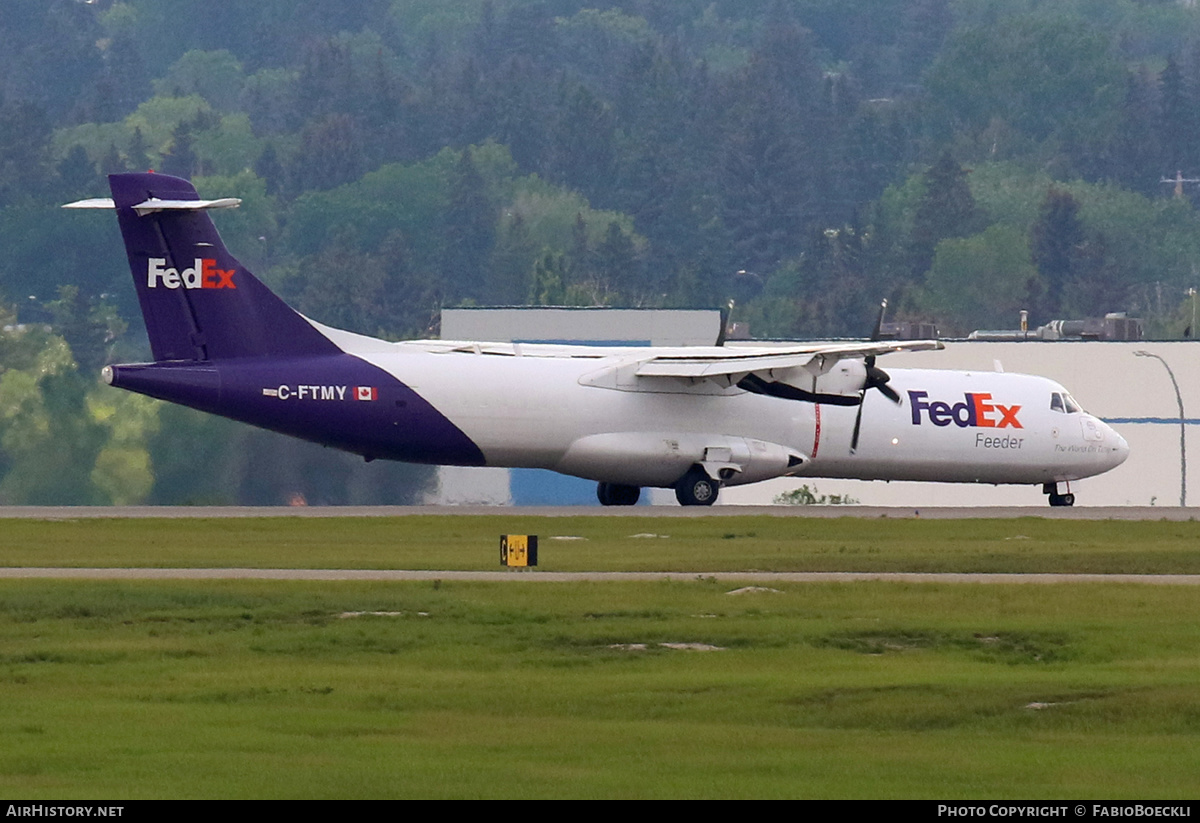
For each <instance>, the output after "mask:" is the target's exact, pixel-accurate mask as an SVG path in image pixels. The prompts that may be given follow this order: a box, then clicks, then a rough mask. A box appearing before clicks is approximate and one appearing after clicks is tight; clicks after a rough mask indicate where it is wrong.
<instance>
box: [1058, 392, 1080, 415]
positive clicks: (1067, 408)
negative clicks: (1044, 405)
mask: <svg viewBox="0 0 1200 823" xmlns="http://www.w3.org/2000/svg"><path fill="white" fill-rule="evenodd" d="M1050 411H1056V412H1061V413H1062V414H1074V413H1075V412H1081V411H1083V409H1081V408H1080V407H1079V404H1078V403H1076V402H1075V398H1074V397H1072V396H1071V395H1069V394H1067V393H1066V392H1051V393H1050Z"/></svg>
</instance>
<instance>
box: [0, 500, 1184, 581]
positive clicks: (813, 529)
mask: <svg viewBox="0 0 1200 823" xmlns="http://www.w3.org/2000/svg"><path fill="white" fill-rule="evenodd" d="M503 533H515V534H526V533H532V534H538V535H539V536H540V538H541V544H540V561H539V568H541V569H543V570H546V571H677V572H689V571H695V572H715V571H745V570H748V569H757V570H763V571H882V572H893V571H909V572H945V571H953V572H1079V573H1083V572H1091V573H1109V574H1112V573H1124V574H1139V573H1140V574H1149V573H1157V574H1184V573H1190V574H1198V573H1200V522H1195V521H1185V522H1169V521H1153V522H1137V521H1115V520H1100V521H1095V520H1089V521H1078V520H1072V521H1062V520H1057V521H1056V520H1046V519H1041V518H1032V517H1031V518H1026V519H1016V520H916V519H904V520H896V519H879V520H864V519H859V518H849V517H847V518H839V519H835V520H825V519H807V518H776V517H721V518H703V517H701V518H688V519H679V518H671V519H657V518H653V517H644V518H638V517H621V518H606V517H542V518H537V517H522V516H520V515H511V514H510V515H495V516H491V515H485V516H467V517H455V516H446V515H442V516H415V517H399V518H380V517H367V518H312V519H309V518H305V519H303V520H297V519H295V518H255V519H243V518H235V519H195V520H182V521H181V520H166V519H164V520H156V519H146V520H134V519H130V520H77V521H36V520H0V566H76V567H91V566H103V567H126V566H132V567H145V566H158V567H168V568H171V567H175V568H178V567H209V568H211V567H216V568H226V567H249V568H275V567H279V568H304V569H312V568H348V569H456V570H475V569H497V568H499V536H500V535H501V534H503Z"/></svg>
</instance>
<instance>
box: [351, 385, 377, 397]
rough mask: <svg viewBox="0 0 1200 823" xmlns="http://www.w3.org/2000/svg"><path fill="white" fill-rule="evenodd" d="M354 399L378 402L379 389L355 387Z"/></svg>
mask: <svg viewBox="0 0 1200 823" xmlns="http://www.w3.org/2000/svg"><path fill="white" fill-rule="evenodd" d="M354 399H355V400H378V399H379V389H377V388H375V387H374V386H355V387H354Z"/></svg>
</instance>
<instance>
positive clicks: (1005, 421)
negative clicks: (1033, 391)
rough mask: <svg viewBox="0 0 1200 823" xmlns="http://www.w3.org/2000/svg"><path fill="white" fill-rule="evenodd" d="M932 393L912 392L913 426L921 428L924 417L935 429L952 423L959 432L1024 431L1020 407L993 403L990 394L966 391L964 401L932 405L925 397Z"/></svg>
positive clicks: (910, 396)
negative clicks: (1009, 429) (1020, 418)
mask: <svg viewBox="0 0 1200 823" xmlns="http://www.w3.org/2000/svg"><path fill="white" fill-rule="evenodd" d="M928 396H929V392H923V391H911V390H910V391H909V392H908V400H909V403H911V404H912V422H913V425H914V426H919V425H921V422H922V418H923V417H925V416H928V417H929V422H930V423H932V424H933V425H935V426H949V425H950V424H951V423H953V424H954V425H956V426H958V427H959V428H960V429H965V428H969V427H970V428H973V427H979V428H985V429H1006V428H1009V427H1011V428H1014V429H1020V428H1023V426H1022V425H1021V421H1019V420H1017V412H1019V411H1020V410H1021V407H1020V406H1001V405H1000V404H999V403H992V402H991V400H992V395H991V393H986V394H976V393H974V392H964V393H963V402H961V403H955V404H954V405H951V404H949V403H946V402H944V401H942V400H934V401H932V402H930V401H929V400H927V399H926V398H927V397H928Z"/></svg>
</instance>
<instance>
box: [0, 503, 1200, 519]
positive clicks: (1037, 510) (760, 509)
mask: <svg viewBox="0 0 1200 823" xmlns="http://www.w3.org/2000/svg"><path fill="white" fill-rule="evenodd" d="M414 516H426V517H438V516H441V517H447V516H448V517H485V516H486V517H653V518H660V517H661V518H671V517H825V518H829V517H857V518H862V519H882V518H889V517H890V518H898V519H911V518H917V517H919V518H923V519H928V520H969V519H1011V518H1020V517H1040V518H1045V519H1049V520H1194V519H1196V517H1197V516H1200V509H1197V508H1192V507H1190V506H1189V507H1186V508H1183V507H1179V506H1072V507H1069V508H1067V507H1062V508H1050V507H1049V506H975V507H965V506H930V507H921V508H919V509H914V508H901V507H888V506H712V507H703V506H688V507H684V506H628V507H625V506H612V507H607V508H602V507H600V506H0V519H5V518H22V519H34V520H83V519H89V518H153V517H163V518H172V519H174V518H186V517H204V518H218V517H220V518H223V517H414Z"/></svg>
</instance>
